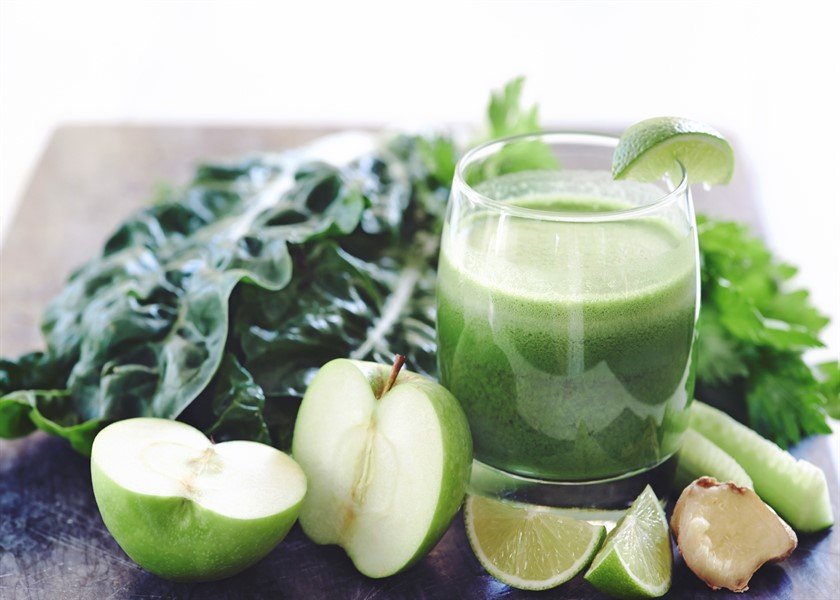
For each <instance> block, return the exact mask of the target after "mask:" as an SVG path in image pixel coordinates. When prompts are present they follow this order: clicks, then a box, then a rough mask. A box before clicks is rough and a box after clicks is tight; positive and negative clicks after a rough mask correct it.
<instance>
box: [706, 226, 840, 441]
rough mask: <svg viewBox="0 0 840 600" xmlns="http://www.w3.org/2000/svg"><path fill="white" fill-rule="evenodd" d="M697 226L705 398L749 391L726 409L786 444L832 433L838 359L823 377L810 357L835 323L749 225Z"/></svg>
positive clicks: (837, 401)
mask: <svg viewBox="0 0 840 600" xmlns="http://www.w3.org/2000/svg"><path fill="white" fill-rule="evenodd" d="M697 222H698V223H697V225H698V233H699V240H700V258H701V290H702V292H701V293H702V300H701V304H700V307H701V308H700V321H699V335H698V343H697V379H698V385H699V388H700V391H701V395H702V392H703V391H704V390H705V391H707V392H708V396H709V398H708V399H709V400H710V401H711V402H715V403H720V401H719V399H720V398H727V397H728V396H732V394H731V392H730V393H729V394H726V393H723V394H722V393H720V392H721V390H720V388H722V387H727V386H728V387H730V388H736V389H737V390H739V391H741V393H740V394H736V395H735V397H734V399H733V400H734V401H733V402H730V404H729V405H726V404H724V408H727V409H728V410H729V411H730V412H734V413H735V414H736V415H738V416H740V417H742V418H743V417H746V420H747V422H748V423H749V424H750V426H751V427H752V428H753V429H755V430H756V431H758V432H759V433H761V434H763V435H765V436H766V437H769V438H771V439H773V440H775V441H776V442H777V443H778V444H779V445H780V446H783V447H786V446H788V445H789V444H795V443H796V442H798V441H799V440H800V439H801V438H802V436H803V435H810V434H816V433H829V432H830V431H831V429H830V427H829V426H828V424H827V423H826V420H825V416H826V414H827V413H828V414H833V415H836V414H837V413H838V405H840V395H838V389H837V388H838V384H837V381H838V375H837V371H838V369H837V362H836V361H835V362H831V363H825V364H824V365H821V366H820V367H819V370H818V371H817V372H815V371H813V370H812V369H811V368H810V367H809V366H808V365H807V364H806V362H805V361H804V359H803V352H804V351H806V350H808V349H810V348H818V347H821V346H822V343H821V342H820V339H819V334H820V332H821V331H822V330H823V328H824V327H825V326H826V325H827V324H828V318H827V317H825V316H824V315H822V314H820V312H819V311H818V310H817V309H816V308H815V307H814V306H813V305H812V304H811V303H810V301H809V298H808V292H807V291H805V290H790V289H789V287H790V279H791V278H792V277H793V276H794V275H795V274H796V268H794V267H792V266H791V265H789V264H786V263H784V262H782V261H779V260H778V259H776V258H775V257H774V256H773V255H772V253H771V252H770V250H769V249H768V248H767V247H766V246H765V245H764V243H763V242H761V241H760V240H759V239H758V238H756V237H754V236H752V235H750V233H749V231H748V230H747V228H746V227H745V226H744V225H741V224H738V223H733V222H728V221H717V220H713V219H709V218H708V217H704V216H702V215H701V216H699V217H698V219H697ZM820 373H824V374H825V381H822V379H823V377H822V375H821V374H820ZM716 392H717V393H716ZM716 396H717V398H718V400H717V402H716Z"/></svg>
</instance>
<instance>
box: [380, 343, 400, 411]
mask: <svg viewBox="0 0 840 600" xmlns="http://www.w3.org/2000/svg"><path fill="white" fill-rule="evenodd" d="M404 364H405V356H403V355H402V354H397V355H396V356H395V357H394V366H392V367H391V374H390V375H389V376H388V381H386V382H385V386H384V387H383V388H382V391H381V392H379V396H378V397H377V400H378V399H379V398H381V397H382V396H384V395H385V394H387V393H388V392H389V391H390V390H391V388H392V387H394V383H396V381H397V377H398V376H399V374H400V369H402V368H403V365H404Z"/></svg>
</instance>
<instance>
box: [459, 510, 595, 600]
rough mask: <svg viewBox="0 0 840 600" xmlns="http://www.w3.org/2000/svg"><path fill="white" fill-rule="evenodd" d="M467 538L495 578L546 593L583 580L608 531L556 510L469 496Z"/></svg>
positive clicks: (480, 560) (466, 519)
mask: <svg viewBox="0 0 840 600" xmlns="http://www.w3.org/2000/svg"><path fill="white" fill-rule="evenodd" d="M464 521H465V522H466V526H467V537H468V538H469V540H470V545H471V546H472V549H473V552H475V555H476V557H477V558H478V561H479V562H480V563H481V565H482V566H483V567H484V568H485V569H486V570H487V572H488V573H490V574H491V575H492V576H493V577H495V578H496V579H498V580H499V581H501V582H502V583H505V584H507V585H509V586H511V587H515V588H518V589H520V590H546V589H549V588H553V587H556V586H558V585H560V584H561V583H564V582H566V581H568V580H569V579H571V578H572V577H574V576H575V575H577V574H578V573H579V572H580V571H582V570H583V569H584V568H585V567H586V565H588V564H589V562H590V561H591V560H592V557H593V556H594V555H595V552H597V551H598V548H599V547H600V546H601V542H603V541H604V536H605V535H606V530H605V529H604V527H603V526H602V525H592V524H591V523H588V522H586V521H579V520H577V519H573V518H571V517H566V516H562V515H560V514H558V513H557V512H555V511H554V510H552V509H550V508H545V507H541V506H532V505H528V504H519V503H514V502H506V501H501V500H493V499H490V498H487V497H485V496H469V497H468V498H467V501H466V503H465V504H464Z"/></svg>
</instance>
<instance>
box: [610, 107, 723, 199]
mask: <svg viewBox="0 0 840 600" xmlns="http://www.w3.org/2000/svg"><path fill="white" fill-rule="evenodd" d="M677 163H680V164H682V166H683V168H684V169H685V171H686V173H687V174H688V181H689V183H706V184H708V185H714V184H725V183H729V180H730V179H732V173H733V171H734V170H735V157H734V154H733V153H732V147H731V146H730V145H729V142H727V141H726V139H725V138H724V137H723V136H722V135H721V134H720V133H718V131H717V130H715V129H713V128H712V127H710V126H708V125H706V124H705V123H701V122H700V121H693V120H691V119H683V118H680V117H654V118H653V119H646V120H644V121H640V122H638V123H636V124H635V125H631V126H630V127H629V128H628V129H627V131H625V132H624V134H622V136H621V139H619V141H618V146H616V148H615V152H614V153H613V163H612V176H613V179H635V180H637V181H656V180H658V179H661V178H662V176H663V175H665V174H669V175H670V176H671V179H672V180H674V179H678V177H677V176H678V175H679V173H680V169H679V166H678V164H677Z"/></svg>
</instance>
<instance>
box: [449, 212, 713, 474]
mask: <svg viewBox="0 0 840 600" xmlns="http://www.w3.org/2000/svg"><path fill="white" fill-rule="evenodd" d="M508 202H509V203H512V204H516V205H518V206H521V207H523V208H531V209H539V210H541V211H552V212H555V213H558V214H560V213H562V214H564V215H569V214H586V213H587V212H592V211H599V212H600V211H611V210H621V209H626V208H629V206H628V205H626V204H623V203H622V202H620V201H613V200H603V199H599V198H591V197H584V198H581V197H551V196H526V197H523V198H514V199H512V200H508ZM449 227H450V228H451V227H452V225H449ZM696 302H697V273H696V249H695V245H694V238H693V236H692V235H690V232H689V231H684V232H682V233H680V232H679V231H678V230H677V227H676V226H674V225H672V224H671V223H670V222H668V221H667V220H666V219H663V218H659V217H645V216H643V217H636V218H633V219H625V220H611V221H598V222H567V221H563V222H559V221H551V220H540V219H531V218H520V217H517V216H514V215H510V214H508V215H505V216H501V215H500V214H499V213H497V212H492V211H486V212H478V213H476V214H471V215H469V217H468V218H467V219H466V222H461V223H459V224H458V231H457V233H452V232H450V233H448V234H447V233H445V234H444V244H443V249H442V252H441V257H440V264H439V276H438V317H437V318H438V341H439V350H438V361H439V367H440V375H441V379H442V382H443V384H444V385H445V386H447V387H448V388H449V389H450V390H451V391H452V393H453V394H454V395H455V397H456V398H458V400H459V401H460V402H461V404H462V406H463V408H464V410H465V412H466V414H467V417H468V418H469V422H470V427H471V430H472V434H473V439H474V444H475V456H476V458H477V459H478V460H481V461H482V462H484V463H486V464H489V465H491V466H494V467H497V468H500V469H503V470H505V471H508V472H513V473H517V474H521V475H525V476H530V477H538V478H545V479H554V480H569V481H572V480H574V481H578V480H593V479H603V478H609V477H614V476H619V475H622V474H625V473H629V472H633V471H638V470H643V469H646V468H652V467H653V466H655V465H657V464H659V463H661V462H663V461H664V460H666V459H667V458H669V457H670V456H671V455H672V454H673V453H674V452H675V451H676V450H677V449H678V447H679V443H680V440H681V437H682V433H683V431H684V430H685V426H686V417H687V415H686V409H687V405H688V402H689V399H690V398H691V396H692V392H693V369H692V367H691V347H692V342H693V336H694V323H695V318H696Z"/></svg>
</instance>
